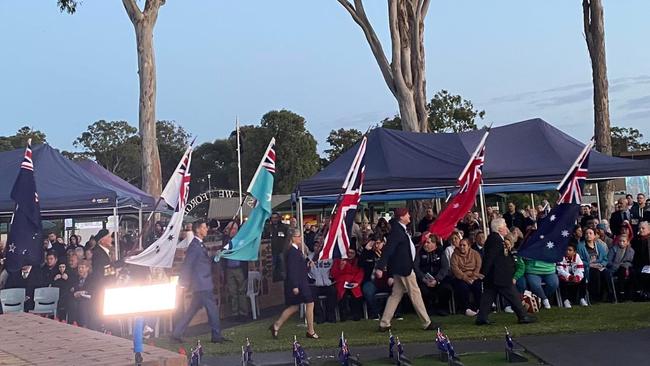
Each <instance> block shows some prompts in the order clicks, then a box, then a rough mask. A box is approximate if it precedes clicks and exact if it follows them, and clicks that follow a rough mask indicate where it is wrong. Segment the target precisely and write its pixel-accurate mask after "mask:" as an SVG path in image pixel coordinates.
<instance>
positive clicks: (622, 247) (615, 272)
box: [606, 234, 634, 301]
mask: <svg viewBox="0 0 650 366" xmlns="http://www.w3.org/2000/svg"><path fill="white" fill-rule="evenodd" d="M617 239H618V243H617V244H616V245H614V246H612V247H611V248H610V249H609V254H608V255H607V258H608V262H607V270H608V271H607V272H606V273H607V275H608V276H610V278H608V281H607V283H608V284H609V285H610V286H611V284H612V283H613V281H612V277H615V278H616V284H615V286H616V289H613V288H610V289H609V290H610V293H613V292H614V291H618V292H619V293H620V292H621V291H622V292H623V298H622V300H623V301H625V300H628V299H630V295H631V291H632V280H631V278H632V274H633V273H634V271H633V270H632V261H633V260H634V249H632V248H631V247H630V240H629V239H628V236H627V235H625V234H621V235H619V236H618V238H617Z"/></svg>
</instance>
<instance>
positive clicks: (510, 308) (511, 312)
mask: <svg viewBox="0 0 650 366" xmlns="http://www.w3.org/2000/svg"><path fill="white" fill-rule="evenodd" d="M503 312H505V313H508V314H513V313H514V312H515V311H514V310H512V306H510V305H508V306H506V307H505V308H503Z"/></svg>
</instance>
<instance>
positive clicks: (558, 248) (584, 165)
mask: <svg viewBox="0 0 650 366" xmlns="http://www.w3.org/2000/svg"><path fill="white" fill-rule="evenodd" d="M593 145H594V141H593V139H592V141H591V142H590V143H588V144H587V145H585V147H584V149H583V150H582V151H581V152H580V155H579V156H578V158H577V159H576V161H575V163H573V165H572V166H571V169H569V171H568V172H567V174H566V175H565V176H564V179H562V182H560V185H559V186H558V191H559V192H560V198H559V200H558V202H557V203H558V205H557V206H555V207H554V208H553V209H552V210H551V211H550V212H549V213H548V215H546V217H545V218H543V219H542V220H541V221H539V222H538V223H537V231H535V232H534V233H533V234H532V235H531V236H530V238H528V240H527V241H526V242H525V243H523V244H522V245H521V247H520V248H519V251H518V255H519V256H520V257H523V258H529V259H535V260H540V261H544V262H549V263H556V262H559V261H561V260H562V258H563V257H564V254H565V252H566V248H567V246H568V244H569V239H570V238H569V236H570V235H571V231H572V230H573V226H574V225H575V224H576V219H577V218H578V214H579V213H580V203H581V202H582V190H583V189H584V184H585V181H586V180H587V173H588V166H589V153H590V152H591V148H592V147H593Z"/></svg>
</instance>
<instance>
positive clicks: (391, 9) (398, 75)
mask: <svg viewBox="0 0 650 366" xmlns="http://www.w3.org/2000/svg"><path fill="white" fill-rule="evenodd" d="M398 22H399V20H398V10H397V0H389V1H388V23H389V25H390V40H391V43H392V57H393V61H392V62H391V70H392V74H393V81H394V83H395V89H396V91H397V93H398V94H403V95H408V94H409V93H408V92H407V91H408V88H407V87H406V83H405V82H404V78H403V77H402V60H401V52H402V42H401V40H400V35H399V24H398Z"/></svg>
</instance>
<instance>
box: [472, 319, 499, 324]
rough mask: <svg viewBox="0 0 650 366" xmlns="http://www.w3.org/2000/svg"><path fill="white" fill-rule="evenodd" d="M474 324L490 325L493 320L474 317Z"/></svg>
mask: <svg viewBox="0 0 650 366" xmlns="http://www.w3.org/2000/svg"><path fill="white" fill-rule="evenodd" d="M474 323H475V324H476V325H492V324H494V322H491V321H489V320H483V319H476V321H475V322H474Z"/></svg>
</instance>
